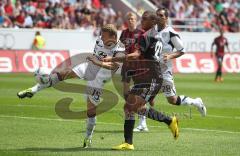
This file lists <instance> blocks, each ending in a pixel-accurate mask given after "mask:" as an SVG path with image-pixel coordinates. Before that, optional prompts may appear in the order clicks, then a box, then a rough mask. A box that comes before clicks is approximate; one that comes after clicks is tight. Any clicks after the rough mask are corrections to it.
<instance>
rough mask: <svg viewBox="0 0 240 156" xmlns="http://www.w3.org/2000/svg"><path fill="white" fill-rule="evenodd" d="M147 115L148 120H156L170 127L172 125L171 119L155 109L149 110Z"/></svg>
mask: <svg viewBox="0 0 240 156" xmlns="http://www.w3.org/2000/svg"><path fill="white" fill-rule="evenodd" d="M146 111H147V110H146ZM146 113H147V115H146V116H147V117H148V118H150V119H152V120H156V121H159V122H164V123H166V124H167V125H170V123H171V122H172V119H171V117H169V116H167V115H165V114H163V113H162V112H158V111H156V110H155V109H153V108H149V110H148V111H147V112H146Z"/></svg>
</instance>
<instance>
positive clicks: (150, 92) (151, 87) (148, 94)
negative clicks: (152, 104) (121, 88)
mask: <svg viewBox="0 0 240 156" xmlns="http://www.w3.org/2000/svg"><path fill="white" fill-rule="evenodd" d="M161 86H162V79H160V78H158V79H157V80H156V79H151V81H148V82H144V83H139V82H138V83H137V84H134V86H133V87H132V89H131V90H130V92H129V93H130V94H133V95H137V96H140V97H142V98H143V99H144V100H145V101H146V102H149V101H152V100H153V99H154V97H155V96H156V95H157V94H158V92H159V91H160V89H161Z"/></svg>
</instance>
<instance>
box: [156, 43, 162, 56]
mask: <svg viewBox="0 0 240 156" xmlns="http://www.w3.org/2000/svg"><path fill="white" fill-rule="evenodd" d="M162 47H163V44H162V42H161V41H157V43H156V44H155V57H156V58H157V59H158V60H159V59H160V55H161V52H162Z"/></svg>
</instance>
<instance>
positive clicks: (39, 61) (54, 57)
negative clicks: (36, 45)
mask: <svg viewBox="0 0 240 156" xmlns="http://www.w3.org/2000/svg"><path fill="white" fill-rule="evenodd" d="M16 57H17V59H18V72H34V71H35V70H36V69H37V68H38V67H47V68H49V69H53V68H55V67H56V66H58V65H59V64H60V63H62V62H64V61H65V60H66V59H68V58H69V53H68V51H30V50H23V51H16ZM66 63H67V65H69V62H66Z"/></svg>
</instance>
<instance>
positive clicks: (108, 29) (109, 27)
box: [101, 24, 117, 37]
mask: <svg viewBox="0 0 240 156" xmlns="http://www.w3.org/2000/svg"><path fill="white" fill-rule="evenodd" d="M101 31H102V32H108V33H109V34H110V36H116V37H117V28H116V27H115V26H114V25H113V24H106V25H104V26H103V27H102V29H101Z"/></svg>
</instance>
